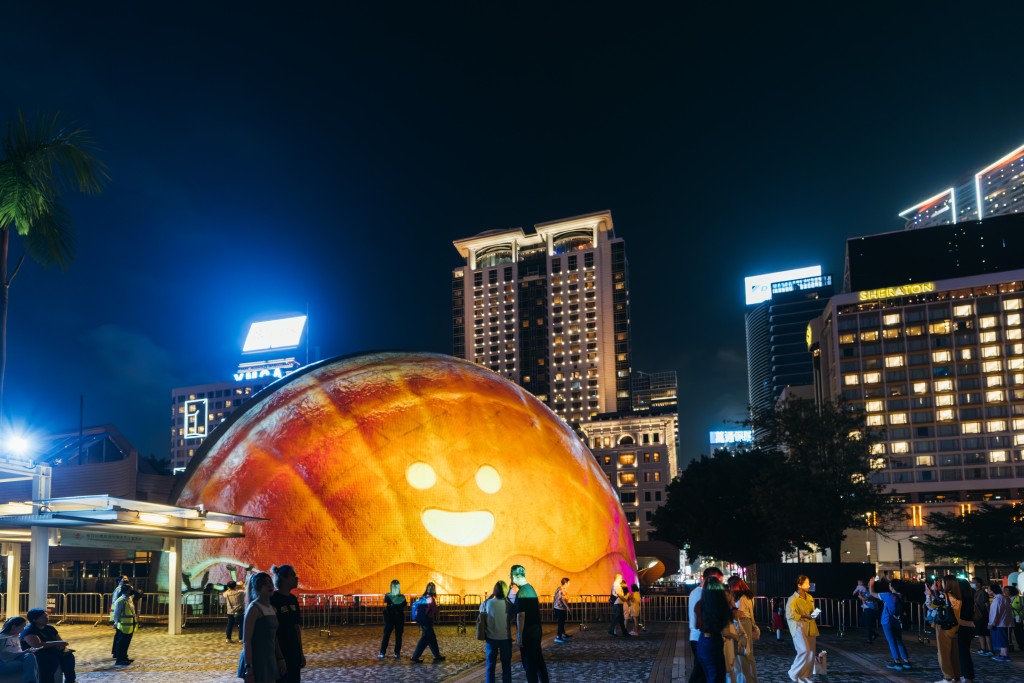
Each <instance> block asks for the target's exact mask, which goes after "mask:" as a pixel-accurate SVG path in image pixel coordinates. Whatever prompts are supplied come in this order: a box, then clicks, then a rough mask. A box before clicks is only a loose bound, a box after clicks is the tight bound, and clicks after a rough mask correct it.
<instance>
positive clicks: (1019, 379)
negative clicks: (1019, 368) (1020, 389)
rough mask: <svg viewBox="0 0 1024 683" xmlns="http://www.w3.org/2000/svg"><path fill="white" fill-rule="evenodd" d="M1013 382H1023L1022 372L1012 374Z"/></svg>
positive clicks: (1023, 375) (1023, 374)
mask: <svg viewBox="0 0 1024 683" xmlns="http://www.w3.org/2000/svg"><path fill="white" fill-rule="evenodd" d="M1013 383H1014V384H1024V372H1018V373H1017V374H1015V375H1014V376H1013Z"/></svg>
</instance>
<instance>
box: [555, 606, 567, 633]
mask: <svg viewBox="0 0 1024 683" xmlns="http://www.w3.org/2000/svg"><path fill="white" fill-rule="evenodd" d="M565 617H566V611H565V610H564V609H556V610H555V619H556V620H558V633H556V634H555V635H559V636H564V635H565Z"/></svg>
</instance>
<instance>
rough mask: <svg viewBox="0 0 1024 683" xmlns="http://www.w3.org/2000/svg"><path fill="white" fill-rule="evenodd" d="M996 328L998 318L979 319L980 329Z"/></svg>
mask: <svg viewBox="0 0 1024 683" xmlns="http://www.w3.org/2000/svg"><path fill="white" fill-rule="evenodd" d="M995 326H996V317H995V316H994V315H987V316H985V317H984V318H978V327H980V328H981V329H983V330H986V329H988V328H990V327H995Z"/></svg>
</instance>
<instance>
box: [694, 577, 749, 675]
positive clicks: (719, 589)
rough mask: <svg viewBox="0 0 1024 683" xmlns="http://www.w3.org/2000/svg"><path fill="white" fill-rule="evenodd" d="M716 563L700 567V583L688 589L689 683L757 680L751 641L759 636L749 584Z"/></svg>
mask: <svg viewBox="0 0 1024 683" xmlns="http://www.w3.org/2000/svg"><path fill="white" fill-rule="evenodd" d="M724 578H725V575H724V574H723V573H722V570H721V569H719V568H718V567H708V568H707V569H705V570H704V574H703V580H702V581H701V584H700V586H698V587H696V588H694V589H693V590H692V591H690V600H689V605H688V610H689V624H690V649H691V651H692V652H693V659H694V662H695V665H694V667H693V671H692V673H691V675H690V678H689V683H726V681H730V682H731V683H757V662H756V661H755V660H754V643H755V642H756V641H757V640H758V638H760V637H761V632H760V629H759V628H758V627H757V624H755V623H754V602H753V594H752V593H751V590H750V586H748V585H747V584H746V582H745V581H743V579H741V578H740V577H738V576H731V577H729V581H728V582H724V581H723V579H724Z"/></svg>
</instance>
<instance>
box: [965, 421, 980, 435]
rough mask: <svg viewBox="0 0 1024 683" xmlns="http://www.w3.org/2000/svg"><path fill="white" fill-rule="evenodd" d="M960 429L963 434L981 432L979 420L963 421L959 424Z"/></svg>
mask: <svg viewBox="0 0 1024 683" xmlns="http://www.w3.org/2000/svg"><path fill="white" fill-rule="evenodd" d="M960 431H961V432H963V433H964V434H981V423H980V422H964V423H963V424H962V425H960Z"/></svg>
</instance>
